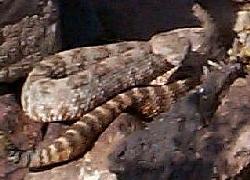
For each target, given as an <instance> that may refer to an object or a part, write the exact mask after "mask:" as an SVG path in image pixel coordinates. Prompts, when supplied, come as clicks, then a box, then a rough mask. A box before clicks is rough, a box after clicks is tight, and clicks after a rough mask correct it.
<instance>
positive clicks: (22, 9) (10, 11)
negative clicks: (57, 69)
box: [0, 0, 60, 82]
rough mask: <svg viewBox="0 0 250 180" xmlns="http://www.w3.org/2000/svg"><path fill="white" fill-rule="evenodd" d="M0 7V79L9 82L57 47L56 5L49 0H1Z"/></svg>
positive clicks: (57, 48)
mask: <svg viewBox="0 0 250 180" xmlns="http://www.w3.org/2000/svg"><path fill="white" fill-rule="evenodd" d="M5 3H6V4H5ZM0 8H2V11H1V13H2V16H1V18H0V19H1V21H3V22H2V23H1V22H0V25H1V26H2V27H1V29H0V82H11V81H14V80H16V79H18V78H20V77H23V76H25V75H27V73H28V72H29V71H30V70H31V69H32V67H33V66H34V65H35V64H36V62H38V61H40V60H41V59H42V58H43V57H45V56H47V55H49V54H52V53H54V52H55V51H58V50H59V49H60V42H59V39H58V33H59V32H58V8H57V6H56V4H54V2H52V1H51V0H39V1H38V0H35V1H31V2H27V1H23V0H17V1H4V2H3V3H2V4H0Z"/></svg>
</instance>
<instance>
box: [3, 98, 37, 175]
mask: <svg viewBox="0 0 250 180" xmlns="http://www.w3.org/2000/svg"><path fill="white" fill-rule="evenodd" d="M0 124H1V127H0V179H1V178H3V179H17V180H19V179H20V180H21V179H23V177H24V175H25V174H26V173H27V168H25V166H24V165H23V161H20V156H21V152H22V151H26V150H29V149H31V148H32V147H33V146H34V145H35V144H36V143H37V142H38V141H40V140H41V132H40V129H41V124H38V123H31V122H30V120H29V119H27V118H24V116H23V115H22V114H21V108H20V106H19V104H17V102H16V99H15V96H14V95H11V94H7V95H2V96H0ZM39 132H40V133H39Z"/></svg>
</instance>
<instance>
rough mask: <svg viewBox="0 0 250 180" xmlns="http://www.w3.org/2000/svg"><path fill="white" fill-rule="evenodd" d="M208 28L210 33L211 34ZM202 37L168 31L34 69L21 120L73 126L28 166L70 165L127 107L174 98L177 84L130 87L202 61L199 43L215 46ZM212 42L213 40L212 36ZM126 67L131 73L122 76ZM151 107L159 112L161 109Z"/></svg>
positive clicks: (78, 52)
mask: <svg viewBox="0 0 250 180" xmlns="http://www.w3.org/2000/svg"><path fill="white" fill-rule="evenodd" d="M223 2H224V1H223ZM225 3H226V4H228V2H225ZM229 4H230V3H229ZM209 8H212V7H209ZM209 18H210V17H209ZM212 18H213V17H212ZM216 23H218V22H217V21H216ZM226 24H227V23H226ZM214 27H216V26H214V25H213V26H212V28H211V29H213V30H214V31H213V32H214V33H216V31H217V29H216V28H215V29H214ZM207 29H210V27H209V28H207ZM211 29H210V30H211ZM205 31H206V30H205ZM206 35H209V36H211V35H212V34H211V33H204V30H203V29H201V28H194V29H192V28H191V29H184V30H183V29H182V30H174V31H171V32H168V33H163V34H160V35H156V36H155V37H153V38H152V39H151V40H150V41H149V42H123V43H116V44H111V45H104V46H98V47H94V48H88V47H85V48H77V49H73V50H70V51H65V52H61V53H58V54H56V55H53V56H50V57H48V58H47V59H46V61H42V62H41V63H39V64H38V65H37V66H36V67H35V68H34V69H33V71H32V72H31V73H30V75H29V77H28V78H27V81H26V82H25V84H24V86H23V93H22V105H23V109H24V111H25V112H26V114H28V115H29V116H30V117H31V118H32V119H34V120H36V121H43V122H51V121H63V120H71V119H77V120H78V121H77V122H76V123H74V124H73V125H72V126H71V127H70V128H69V129H68V130H67V131H66V133H65V135H64V136H62V137H59V138H58V139H56V140H55V141H54V143H52V144H51V145H49V146H48V147H47V148H46V147H45V148H42V149H38V150H35V152H34V154H32V158H31V163H30V165H29V166H30V167H31V168H37V167H38V168H39V167H41V166H44V165H50V164H54V163H59V162H62V161H65V160H69V159H73V158H75V157H76V156H78V155H79V154H82V153H83V152H85V151H86V149H87V148H88V147H89V145H91V144H92V143H93V140H95V139H96V138H97V136H98V135H99V134H100V133H101V132H102V131H103V130H104V129H105V128H106V127H107V126H108V124H109V123H110V122H112V120H114V118H115V117H116V116H117V115H118V114H119V113H120V112H121V111H123V110H125V109H127V107H129V106H132V105H134V104H137V105H138V103H139V104H140V105H141V103H142V104H143V102H144V101H147V98H149V99H150V98H151V99H153V100H155V99H157V98H155V97H160V98H161V97H172V95H173V94H174V95H179V94H178V93H180V92H179V90H180V91H181V92H183V90H184V91H185V90H187V89H186V86H185V85H184V84H183V82H182V83H181V86H176V89H175V90H174V92H173V91H169V90H168V89H169V88H170V87H171V86H163V87H147V88H145V87H136V86H142V85H143V86H145V85H148V84H149V83H150V81H152V80H153V79H155V78H156V77H157V76H159V75H162V74H164V73H167V74H166V75H165V76H167V77H168V76H169V72H171V71H170V70H173V69H174V70H175V69H178V68H179V67H181V65H182V64H185V63H184V62H185V60H187V59H189V60H191V61H192V60H193V59H196V61H197V58H201V57H203V58H206V56H197V54H201V53H202V50H200V48H199V47H201V45H202V44H204V41H203V40H204V39H209V43H211V41H213V40H214V41H215V43H216V41H217V40H218V39H210V38H207V37H206ZM215 37H216V38H217V37H218V36H217V34H215ZM205 43H208V42H205ZM220 43H222V44H219V46H221V45H224V44H223V43H224V42H223V41H222V42H220ZM225 43H228V42H225ZM213 45H216V44H213ZM219 46H218V48H219V49H220V47H219ZM223 48H224V47H223ZM201 49H202V48H201ZM210 50H211V48H204V49H203V53H204V54H205V55H206V54H207V53H208V52H210ZM191 51H192V52H191ZM216 54H220V53H217V52H216ZM194 62H195V61H194ZM133 63H134V64H133ZM128 64H130V65H131V64H133V65H134V66H135V67H134V68H131V69H129V70H128V69H126V68H127V65H128ZM141 67H143V68H141ZM145 67H149V68H145ZM124 70H125V71H124ZM172 73H173V72H172ZM142 74H143V76H142ZM114 75H115V76H114ZM105 84H108V85H107V86H105ZM177 84H178V83H177ZM110 85H113V86H112V87H111V86H110ZM172 85H173V84H172ZM183 85H184V86H183ZM133 87H134V88H133ZM131 88H132V89H131ZM140 88H142V89H140ZM143 88H145V89H144V90H146V92H144V93H142V92H141V90H143ZM157 88H160V89H162V90H160V92H161V93H160V95H159V94H158V93H154V91H155V90H156V89H157ZM128 89H130V90H128ZM126 90H128V91H126ZM147 90H148V91H147ZM166 90H167V91H166ZM124 91H125V92H124ZM155 94H156V95H157V96H155ZM151 96H152V97H154V98H152V97H151ZM112 97H113V99H110V98H112ZM163 99H164V98H163ZM170 99H171V98H170ZM105 102H106V103H105ZM170 102H172V101H170ZM103 103H104V104H103ZM162 103H163V104H165V105H166V104H167V103H169V102H162ZM100 105H101V106H100ZM156 105H157V104H156ZM98 106H99V107H98ZM157 107H162V104H160V106H159V105H157V106H156V109H157ZM153 109H154V108H153ZM91 110H92V111H91ZM89 111H90V112H89ZM86 112H89V113H87V114H85V113H86ZM153 112H154V111H153ZM79 119H80V120H79Z"/></svg>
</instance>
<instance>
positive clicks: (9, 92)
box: [0, 0, 250, 180]
mask: <svg viewBox="0 0 250 180" xmlns="http://www.w3.org/2000/svg"><path fill="white" fill-rule="evenodd" d="M3 2H4V3H6V4H4V5H6V6H2V7H1V3H2V2H1V1H0V17H1V18H0V28H1V29H0V82H1V84H0V124H1V126H0V179H10V180H12V179H13V180H18V179H20V180H21V179H26V180H28V179H32V180H36V179H54V180H57V179H58V180H59V179H60V180H61V179H79V180H80V179H101V180H112V179H116V175H115V174H113V173H111V172H110V171H109V165H110V164H109V154H110V153H111V152H112V151H113V149H114V147H115V146H116V145H117V144H118V143H119V142H120V141H122V140H123V139H125V138H126V136H128V135H129V134H130V133H131V132H134V131H135V130H138V129H142V128H143V127H144V126H145V124H144V123H142V121H141V119H140V117H136V116H134V115H131V114H127V113H124V114H121V115H120V116H119V117H118V118H117V119H116V120H115V122H114V123H112V124H111V125H110V126H109V127H108V129H107V130H106V131H105V132H104V133H103V134H102V135H101V136H100V137H99V139H98V140H97V142H96V143H95V145H94V147H93V148H92V149H91V151H89V152H88V153H87V154H86V155H85V156H84V157H83V158H80V159H79V160H76V161H74V162H69V163H67V164H64V165H62V166H59V167H56V168H53V169H50V170H45V171H42V172H29V171H28V169H27V168H26V167H24V164H25V162H23V161H19V159H20V154H21V152H23V151H27V150H30V149H32V148H34V147H35V146H36V145H37V144H38V143H39V142H40V141H42V140H43V139H47V140H48V141H47V142H49V141H50V140H51V139H53V138H54V137H55V136H57V135H58V134H59V133H60V132H61V131H62V130H63V129H65V127H67V126H68V125H67V124H66V125H65V124H49V125H47V124H45V125H44V124H41V123H33V122H32V121H30V120H29V119H28V117H26V116H25V115H24V114H23V113H22V108H21V105H20V93H21V86H22V83H23V81H24V78H25V76H26V75H27V73H28V72H29V70H30V69H31V68H32V66H30V64H34V62H37V61H40V60H41V59H42V58H43V57H44V56H48V55H49V54H53V53H54V52H56V51H59V50H61V49H62V48H69V47H72V45H69V46H68V47H67V46H64V47H62V44H61V43H62V42H59V41H58V39H57V35H58V34H57V33H58V32H57V31H56V30H57V28H56V27H57V25H56V23H57V22H58V21H59V16H58V14H57V10H58V9H57V8H58V6H57V4H54V3H53V2H52V1H50V0H48V1H46V0H41V1H38V0H37V2H35V1H34V2H35V4H36V5H37V4H39V6H36V5H34V4H32V3H31V4H25V1H23V0H17V1H16V2H17V5H16V6H17V7H18V4H19V6H20V4H23V6H24V4H25V7H26V6H27V7H29V8H27V7H26V8H24V9H23V10H22V11H21V12H22V13H21V14H15V13H14V14H12V15H11V16H4V15H3V14H1V8H2V9H3V8H4V7H5V8H6V7H9V6H8V2H9V1H3ZM98 3H100V2H99V1H98V0H95V1H93V7H94V9H96V11H97V12H98V13H99V14H102V13H103V14H105V13H107V12H109V13H111V12H112V13H113V12H114V13H117V14H118V15H117V17H121V19H123V21H119V18H117V19H114V17H115V16H114V17H110V19H108V20H107V21H104V20H102V21H104V22H102V23H104V24H106V25H105V28H104V29H102V30H100V32H98V33H100V34H101V33H104V32H108V34H107V35H105V36H104V37H102V38H101V40H100V42H102V43H103V42H106V39H109V38H110V37H112V38H110V39H111V40H110V41H113V39H116V40H119V39H133V38H134V37H137V38H138V39H147V38H149V37H150V36H151V35H152V34H154V33H156V32H157V31H162V30H169V29H171V28H168V27H166V26H165V25H166V24H168V25H169V27H173V24H174V23H173V22H176V21H174V20H172V21H171V22H168V20H167V19H165V18H163V16H165V14H164V10H163V9H164V8H165V7H164V8H162V9H160V11H157V13H156V15H155V17H154V18H153V19H152V21H153V22H151V21H150V20H148V21H147V22H146V23H144V24H143V26H141V25H139V26H136V27H134V26H133V25H134V24H137V25H138V24H140V22H142V19H144V17H145V16H147V14H149V13H153V12H155V11H156V10H155V9H157V7H161V6H163V4H164V3H163V2H162V3H163V4H161V3H158V4H157V3H150V1H149V2H147V3H145V4H144V6H145V7H144V6H142V5H141V4H140V3H139V2H135V4H133V3H127V4H125V5H126V6H128V7H129V8H128V9H129V10H130V11H131V12H129V15H130V16H128V18H127V20H124V18H122V17H124V16H126V14H124V13H121V12H122V11H121V10H120V9H122V8H123V7H124V6H125V5H124V4H123V3H121V4H120V6H115V5H114V4H112V2H110V6H108V5H106V6H105V5H99V6H98ZM100 4H101V3H100ZM188 5H189V4H188V3H187V6H188ZM175 6H176V7H175ZM175 6H173V7H175V9H178V7H179V8H180V7H181V5H178V3H177V4H175ZM136 7H140V8H141V9H142V10H141V11H142V13H141V14H140V16H138V17H137V18H135V19H133V23H132V25H131V22H132V21H129V20H131V17H133V16H134V15H135V13H136V12H134V11H135V9H136ZM148 7H150V8H148ZM28 9H29V11H27V10H28ZM145 9H147V10H145ZM184 10H185V9H184ZM180 11H183V9H182V8H180ZM107 14H108V13H107ZM158 17H162V18H161V19H160V20H159V22H157V21H156V19H157V20H158ZM191 17H192V16H191V15H190V17H188V16H187V17H186V18H185V23H184V24H182V25H179V24H174V28H177V27H181V26H183V27H187V26H188V25H190V23H189V22H192V23H193V25H197V22H196V21H195V20H194V19H192V18H191ZM111 21H112V22H113V23H114V24H115V23H118V25H117V28H113V26H112V25H113V24H111V23H110V22H111ZM180 21H182V20H178V21H177V22H180ZM186 22H187V23H186ZM151 23H153V24H155V25H156V26H150V25H149V24H151ZM171 23H172V24H171ZM124 26H126V27H129V28H128V29H124V28H123V27H124ZM138 27H140V28H139V29H138ZM164 27H166V29H165V28H164ZM141 29H142V30H143V31H140V30H141ZM235 31H236V32H237V35H238V37H237V38H236V39H235V43H234V47H233V49H232V50H230V51H229V54H230V55H231V59H232V60H234V59H235V57H236V55H238V56H241V57H242V58H244V59H245V62H246V69H247V72H250V71H249V66H248V65H247V63H248V60H249V57H250V4H244V6H243V7H241V10H240V11H239V12H238V20H237V23H236V25H235ZM128 32H129V33H128ZM130 32H131V34H130ZM98 33H97V34H98ZM45 42H46V43H45ZM29 59H33V61H30V60H29ZM6 64H7V66H6ZM20 64H21V66H22V67H27V68H24V69H20V68H19V67H20ZM6 67H7V68H6ZM20 79H21V80H20ZM16 80H18V81H16ZM249 93H250V76H249V75H246V78H240V79H238V80H237V81H235V82H234V83H233V85H232V86H231V88H230V90H229V91H228V92H226V95H225V97H224V98H223V101H222V104H221V105H220V107H219V108H218V110H217V112H216V114H215V115H214V117H213V120H212V121H213V122H215V123H214V124H213V125H212V128H211V127H210V128H207V129H205V130H204V132H203V133H204V135H203V136H202V137H203V138H204V139H201V140H200V141H209V140H210V139H213V137H215V136H216V137H218V136H219V137H220V138H223V139H227V140H226V141H223V143H224V144H222V146H225V147H226V146H227V145H228V147H227V150H226V151H223V154H219V155H218V157H216V158H215V161H218V164H219V165H220V166H223V165H222V164H221V162H222V160H223V162H227V163H229V164H231V165H230V166H228V167H230V169H227V168H224V169H223V168H222V169H223V170H224V172H223V175H224V177H236V178H241V179H249V177H250V173H249V169H250V167H249V162H250V156H249V153H250V149H249V147H250V146H249V137H250V131H249V125H250V124H249V121H248V119H249V116H250V96H249ZM138 119H139V120H138ZM44 129H47V133H46V135H45V136H43V135H44ZM211 146H213V145H211ZM104 147H105V148H104ZM213 147H215V148H216V147H217V146H216V145H214V146H213ZM213 147H211V148H213ZM207 148H210V147H207ZM13 160H14V161H13ZM15 161H16V162H17V163H13V162H15ZM215 171H216V169H215Z"/></svg>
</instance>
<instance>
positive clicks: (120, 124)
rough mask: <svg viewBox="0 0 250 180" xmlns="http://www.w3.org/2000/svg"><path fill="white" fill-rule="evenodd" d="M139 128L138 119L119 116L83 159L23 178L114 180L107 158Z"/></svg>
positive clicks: (127, 115)
mask: <svg viewBox="0 0 250 180" xmlns="http://www.w3.org/2000/svg"><path fill="white" fill-rule="evenodd" d="M141 127H142V123H141V121H140V120H139V119H138V118H136V117H134V116H132V115H129V114H121V115H120V116H119V117H118V118H117V119H116V120H115V121H114V122H113V123H112V124H111V125H110V126H109V127H108V128H107V130H106V131H105V132H104V133H103V134H102V135H101V136H100V137H99V139H98V140H97V142H96V143H95V145H94V147H93V148H92V149H91V150H90V151H89V152H88V153H86V154H85V155H84V157H83V158H81V159H80V160H77V161H75V162H70V163H68V164H66V165H63V166H60V167H56V168H53V169H51V170H48V171H43V172H38V173H30V174H28V175H27V176H26V177H25V180H36V179H41V178H42V179H51V180H66V179H75V180H82V179H86V180H87V179H93V180H116V176H115V174H112V173H111V172H109V160H108V156H109V154H110V153H111V152H112V151H113V148H114V147H115V145H116V144H118V143H119V142H120V141H121V140H122V139H124V138H125V137H126V136H127V135H128V134H130V133H131V132H133V131H135V130H137V129H140V128H141Z"/></svg>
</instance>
